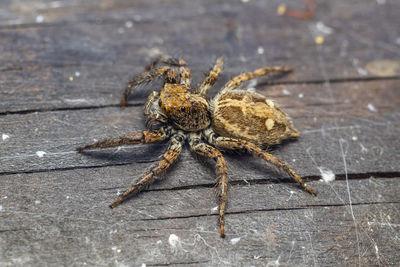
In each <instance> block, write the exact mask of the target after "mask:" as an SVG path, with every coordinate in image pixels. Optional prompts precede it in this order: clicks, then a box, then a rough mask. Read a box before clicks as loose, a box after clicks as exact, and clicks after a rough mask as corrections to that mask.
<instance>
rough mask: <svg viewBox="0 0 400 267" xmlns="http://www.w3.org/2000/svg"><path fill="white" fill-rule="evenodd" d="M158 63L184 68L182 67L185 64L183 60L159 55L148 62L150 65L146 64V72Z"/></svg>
mask: <svg viewBox="0 0 400 267" xmlns="http://www.w3.org/2000/svg"><path fill="white" fill-rule="evenodd" d="M159 63H162V64H167V65H169V66H184V65H186V62H185V61H184V60H183V59H180V58H175V57H171V56H168V55H159V56H157V57H155V58H153V60H152V61H151V62H150V64H148V65H147V66H146V68H145V69H146V70H147V71H149V70H152V69H153V68H154V67H155V66H157V64H159Z"/></svg>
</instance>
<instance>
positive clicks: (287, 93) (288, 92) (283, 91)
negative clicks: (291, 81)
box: [282, 89, 292, 95]
mask: <svg viewBox="0 0 400 267" xmlns="http://www.w3.org/2000/svg"><path fill="white" fill-rule="evenodd" d="M282 94H284V95H291V94H292V93H291V92H290V91H289V90H286V89H283V90H282Z"/></svg>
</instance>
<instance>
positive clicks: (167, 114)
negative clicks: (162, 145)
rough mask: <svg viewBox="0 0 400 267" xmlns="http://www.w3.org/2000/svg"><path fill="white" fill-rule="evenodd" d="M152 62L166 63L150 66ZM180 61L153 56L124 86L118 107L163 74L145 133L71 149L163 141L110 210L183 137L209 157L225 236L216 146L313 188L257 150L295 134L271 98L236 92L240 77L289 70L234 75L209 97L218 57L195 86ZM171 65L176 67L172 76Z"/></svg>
mask: <svg viewBox="0 0 400 267" xmlns="http://www.w3.org/2000/svg"><path fill="white" fill-rule="evenodd" d="M158 63H163V64H165V65H167V66H163V67H159V68H156V66H157V64H158ZM185 65H186V63H185V61H183V60H180V59H174V58H171V57H169V56H161V57H158V58H157V59H156V60H154V61H153V62H152V63H151V64H150V65H149V66H148V67H147V68H146V71H145V72H143V73H142V74H139V75H138V76H135V77H134V78H133V79H132V80H131V81H130V82H129V84H128V87H127V88H126V89H125V91H124V94H123V97H122V100H121V106H125V105H126V102H127V99H128V96H129V95H130V93H131V90H132V88H134V87H135V86H136V85H139V84H141V83H145V82H149V81H151V80H153V79H155V78H158V77H164V85H163V87H162V88H161V91H160V92H157V91H154V92H153V93H152V94H150V96H149V97H148V99H147V102H146V105H145V109H144V113H145V116H146V127H147V129H148V130H147V131H142V132H138V133H133V134H127V135H125V136H122V137H116V138H110V139H106V140H103V141H98V142H95V143H93V144H90V145H86V146H83V147H79V148H77V150H78V151H83V150H86V149H90V148H105V147H115V146H120V145H123V144H139V143H155V142H161V141H164V140H166V139H169V146H168V149H167V151H166V152H165V153H164V155H163V157H162V159H161V160H160V161H158V162H157V163H156V164H154V165H153V166H152V167H151V168H150V169H149V170H148V171H147V172H146V173H144V174H143V175H142V176H140V177H139V178H136V179H135V180H134V182H133V184H132V186H131V187H130V188H129V189H127V190H126V191H125V192H123V193H122V194H121V195H120V196H119V197H118V198H117V199H116V200H115V201H114V202H112V203H111V204H110V207H112V208H114V207H116V206H117V205H119V204H120V203H122V202H123V201H124V200H126V199H128V198H129V197H131V196H132V195H134V194H135V193H138V192H139V191H141V190H142V189H144V188H145V187H146V186H148V185H149V184H150V183H151V182H152V181H154V180H155V178H156V177H157V176H158V175H159V174H161V173H163V172H164V171H165V170H167V169H168V167H169V166H170V165H171V164H172V163H174V162H175V161H176V160H177V159H178V157H179V154H180V153H181V150H182V146H183V145H184V143H185V141H186V140H187V141H188V142H187V143H188V145H189V147H190V149H191V150H192V151H193V152H194V153H196V154H199V155H202V156H204V157H208V158H211V159H214V160H215V162H216V169H217V170H216V172H217V178H218V182H217V184H218V186H217V188H218V197H219V202H220V204H219V227H220V235H221V237H224V236H225V228H224V227H225V223H224V216H225V207H226V203H227V189H228V170H227V167H226V163H225V159H224V157H223V156H222V154H221V152H220V150H242V151H247V152H248V153H251V154H253V155H254V156H257V157H260V158H262V159H264V160H265V161H267V162H269V163H271V164H273V165H274V166H276V167H277V168H279V169H280V170H283V171H285V172H286V173H287V174H288V175H290V176H291V177H292V178H293V179H294V180H295V181H296V182H297V183H299V184H300V186H301V187H303V188H304V189H305V190H306V191H307V192H309V193H310V194H312V195H314V196H315V194H316V193H315V191H314V189H312V188H311V187H309V186H308V185H306V184H305V183H304V182H303V180H302V179H301V178H300V177H299V176H298V175H297V174H296V173H295V172H294V171H293V170H292V169H290V167H289V166H288V165H287V164H286V163H285V162H284V161H282V160H280V159H278V158H277V157H275V156H273V155H271V154H269V153H268V152H266V151H265V150H263V148H266V147H268V146H269V145H274V144H279V143H281V141H283V140H285V139H288V138H296V137H298V136H299V132H298V131H297V130H296V128H294V126H293V125H292V123H291V121H290V118H289V116H288V115H287V114H286V113H284V112H283V111H282V110H281V109H279V108H278V107H277V106H276V105H275V104H274V102H272V101H271V100H269V99H267V98H266V97H264V96H263V95H260V94H258V93H255V92H251V91H247V90H237V88H238V87H239V86H240V85H241V84H242V83H243V82H245V81H248V80H251V79H255V78H257V77H260V76H264V75H267V74H269V73H272V72H278V73H287V72H290V69H286V68H282V67H266V68H261V69H258V70H255V71H253V72H249V73H244V74H240V75H238V76H236V77H234V78H233V79H231V80H230V81H228V82H227V83H226V84H225V85H224V87H223V88H222V89H221V90H220V91H219V93H218V94H217V95H216V96H215V97H214V98H213V99H211V100H207V98H206V95H207V92H208V91H209V89H210V88H211V87H212V86H213V85H214V83H215V82H216V81H217V79H218V76H219V74H220V73H221V71H222V66H223V61H222V58H218V59H217V62H216V64H215V66H214V67H213V68H212V69H211V70H210V72H209V74H208V76H207V77H206V78H205V80H204V81H203V83H202V84H201V85H200V86H199V88H196V89H194V88H192V87H191V74H190V70H189V69H188V68H187V67H185ZM173 67H179V69H178V72H179V74H177V73H176V72H175V70H174V69H173Z"/></svg>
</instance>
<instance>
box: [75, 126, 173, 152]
mask: <svg viewBox="0 0 400 267" xmlns="http://www.w3.org/2000/svg"><path fill="white" fill-rule="evenodd" d="M168 136H169V133H168V130H166V129H160V130H158V131H152V132H150V131H142V132H137V133H132V134H127V135H124V136H121V137H112V138H108V139H105V140H101V141H97V142H94V143H92V144H89V145H86V146H81V147H77V148H76V150H77V151H78V152H82V151H84V150H87V149H93V148H107V147H116V146H122V145H136V144H143V143H144V144H149V143H157V142H161V141H164V140H165V139H166V138H167V137H168Z"/></svg>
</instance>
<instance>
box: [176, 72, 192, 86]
mask: <svg viewBox="0 0 400 267" xmlns="http://www.w3.org/2000/svg"><path fill="white" fill-rule="evenodd" d="M179 74H180V75H181V84H182V85H185V86H187V87H189V88H190V85H191V84H192V74H191V73H190V69H189V68H188V67H180V68H179Z"/></svg>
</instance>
